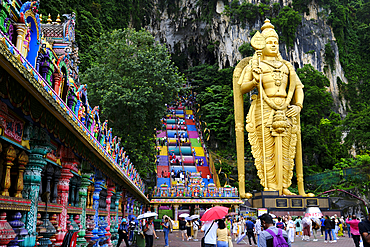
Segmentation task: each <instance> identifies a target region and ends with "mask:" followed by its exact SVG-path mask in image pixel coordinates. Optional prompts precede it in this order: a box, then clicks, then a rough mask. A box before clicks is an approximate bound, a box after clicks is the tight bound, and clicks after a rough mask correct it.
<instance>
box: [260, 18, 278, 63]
mask: <svg viewBox="0 0 370 247" xmlns="http://www.w3.org/2000/svg"><path fill="white" fill-rule="evenodd" d="M261 31H262V32H261V35H262V36H263V37H264V38H265V40H266V46H265V48H264V49H263V51H262V52H263V54H264V55H267V56H277V55H278V53H279V36H278V34H277V33H276V31H275V27H274V25H272V24H271V23H270V20H269V19H266V20H265V24H263V26H262V27H261Z"/></svg>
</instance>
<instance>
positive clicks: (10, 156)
mask: <svg viewBox="0 0 370 247" xmlns="http://www.w3.org/2000/svg"><path fill="white" fill-rule="evenodd" d="M3 155H4V158H5V164H4V167H5V170H4V173H5V174H3V180H2V182H1V186H2V188H3V191H2V192H1V195H2V196H9V188H10V185H11V183H10V168H11V167H12V166H13V161H14V160H15V158H17V153H16V151H15V149H14V148H13V146H12V145H10V146H9V147H7V148H6V149H5V152H4V153H3Z"/></svg>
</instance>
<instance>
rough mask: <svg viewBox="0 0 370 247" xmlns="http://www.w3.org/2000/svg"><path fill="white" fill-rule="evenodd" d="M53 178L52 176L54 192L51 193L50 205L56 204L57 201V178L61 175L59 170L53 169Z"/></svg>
mask: <svg viewBox="0 0 370 247" xmlns="http://www.w3.org/2000/svg"><path fill="white" fill-rule="evenodd" d="M54 171H55V172H54V176H53V182H54V190H53V191H52V193H51V202H52V203H57V199H58V183H59V178H60V176H61V175H62V174H61V171H60V169H59V168H54Z"/></svg>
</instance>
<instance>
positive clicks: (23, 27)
mask: <svg viewBox="0 0 370 247" xmlns="http://www.w3.org/2000/svg"><path fill="white" fill-rule="evenodd" d="M13 25H14V26H15V27H16V28H17V34H18V35H17V45H16V47H17V50H18V51H19V52H20V53H21V54H23V52H22V50H23V40H24V35H25V34H26V32H27V26H26V24H23V23H16V24H13Z"/></svg>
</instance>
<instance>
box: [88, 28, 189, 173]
mask: <svg viewBox="0 0 370 247" xmlns="http://www.w3.org/2000/svg"><path fill="white" fill-rule="evenodd" d="M91 49H92V53H93V54H94V56H93V57H94V59H93V61H92V66H91V68H89V69H87V70H86V72H84V73H83V75H82V77H81V79H82V80H81V81H83V82H84V83H87V85H88V88H89V99H90V103H92V105H99V106H100V109H101V114H102V119H104V118H106V119H109V121H110V123H109V126H110V127H113V129H114V134H115V135H117V136H120V137H122V141H121V143H122V144H123V146H124V147H125V150H126V151H127V153H128V154H129V156H130V159H131V161H132V162H133V164H134V165H135V167H136V168H137V169H138V171H139V173H140V174H142V175H147V173H148V172H152V171H154V168H155V165H154V159H155V146H154V140H155V136H154V135H155V128H158V127H159V126H160V119H161V117H162V116H163V114H164V112H165V109H166V107H165V104H166V103H170V102H171V101H172V100H173V99H174V98H175V97H176V94H177V92H178V89H179V88H180V85H181V83H183V82H184V80H183V77H182V76H181V75H179V73H178V70H177V68H176V67H175V66H174V65H173V63H172V62H171V60H170V55H169V53H168V51H167V49H166V47H165V46H163V45H160V44H158V43H157V42H155V40H154V37H153V36H152V35H150V34H149V32H147V31H145V30H140V31H135V30H134V29H124V30H114V31H113V32H107V33H105V34H102V36H101V37H100V39H99V42H97V43H95V44H94V45H93V46H92V47H91Z"/></svg>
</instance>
